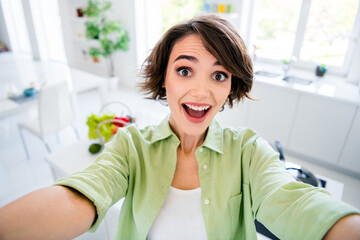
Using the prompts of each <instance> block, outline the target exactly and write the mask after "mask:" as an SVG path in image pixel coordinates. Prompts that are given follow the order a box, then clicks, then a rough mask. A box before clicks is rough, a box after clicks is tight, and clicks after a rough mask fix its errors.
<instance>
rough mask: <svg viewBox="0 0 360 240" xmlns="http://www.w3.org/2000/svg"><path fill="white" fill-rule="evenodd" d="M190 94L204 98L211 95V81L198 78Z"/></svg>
mask: <svg viewBox="0 0 360 240" xmlns="http://www.w3.org/2000/svg"><path fill="white" fill-rule="evenodd" d="M190 94H191V96H192V97H195V98H199V99H203V98H207V97H209V96H210V88H209V83H208V82H207V81H206V80H204V78H202V79H196V80H195V82H194V84H193V86H192V88H191V90H190Z"/></svg>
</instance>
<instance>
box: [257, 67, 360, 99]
mask: <svg viewBox="0 0 360 240" xmlns="http://www.w3.org/2000/svg"><path fill="white" fill-rule="evenodd" d="M258 70H262V71H267V72H273V73H279V74H280V75H282V74H283V73H282V70H281V66H278V67H276V66H275V67H274V65H273V64H263V63H261V64H259V63H258V64H256V65H255V70H254V72H256V71H258ZM254 76H255V78H254V79H255V82H261V83H264V84H269V85H272V86H277V87H282V88H286V89H289V90H291V91H298V92H301V93H304V94H311V95H315V96H322V97H326V98H331V99H334V100H339V101H343V102H347V103H349V104H353V105H357V106H360V89H359V86H356V85H355V84H352V83H348V82H346V79H344V78H341V77H337V76H331V75H325V76H324V77H316V76H315V74H314V73H313V72H310V71H305V70H298V69H294V68H292V69H291V70H290V71H289V73H288V76H296V77H300V78H304V79H308V80H312V81H313V83H311V84H308V85H303V84H298V83H290V82H286V81H284V80H282V76H279V77H274V78H270V77H264V76H259V75H255V74H254Z"/></svg>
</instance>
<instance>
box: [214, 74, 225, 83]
mask: <svg viewBox="0 0 360 240" xmlns="http://www.w3.org/2000/svg"><path fill="white" fill-rule="evenodd" d="M227 78H228V76H227V74H225V73H221V72H218V73H215V74H214V76H213V79H215V80H216V81H219V82H222V81H224V80H226V79H227Z"/></svg>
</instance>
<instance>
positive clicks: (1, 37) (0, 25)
mask: <svg viewBox="0 0 360 240" xmlns="http://www.w3.org/2000/svg"><path fill="white" fill-rule="evenodd" d="M0 42H2V43H4V44H5V45H6V46H7V48H8V49H9V50H11V44H10V39H9V34H8V32H7V29H6V25H5V18H4V14H3V9H2V4H1V1H0Z"/></svg>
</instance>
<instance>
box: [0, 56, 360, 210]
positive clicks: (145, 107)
mask: <svg viewBox="0 0 360 240" xmlns="http://www.w3.org/2000/svg"><path fill="white" fill-rule="evenodd" d="M27 61H29V60H27ZM0 63H1V64H0V79H1V81H0V89H5V88H6V86H7V85H8V84H9V82H10V81H12V80H13V81H19V79H15V78H17V77H20V78H24V76H26V74H24V72H23V70H21V71H22V74H21V76H19V74H17V75H14V74H11V73H9V72H8V71H9V70H8V69H11V71H17V70H16V69H18V68H15V67H14V66H12V65H11V64H9V63H8V62H7V64H6V65H3V64H2V59H1V55H0ZM17 64H18V65H19V63H17ZM18 65H17V66H18ZM35 65H36V64H33V63H28V65H27V68H31V67H33V68H35V70H34V69H32V70H31V72H32V73H33V74H35V75H36V74H39V71H40V70H39V69H40V68H41V67H39V66H35ZM54 71H55V70H54ZM40 72H41V71H40ZM58 72H59V71H58ZM46 74H50V73H46ZM28 77H29V78H34V76H33V75H31V74H30V75H28ZM5 78H6V80H4V79H5ZM57 78H59V76H57ZM20 80H21V79H20ZM21 81H22V80H21ZM21 81H20V82H21ZM4 93H5V92H4V91H3V92H0V95H2V96H1V97H4ZM76 99H77V104H76V106H77V117H76V120H75V122H74V124H75V126H76V127H77V129H78V131H79V133H80V136H81V138H87V126H86V119H87V116H89V115H90V114H91V113H97V112H98V111H99V109H100V107H101V102H100V97H99V95H98V93H97V92H94V91H89V92H85V93H82V94H79V95H78V96H77V98H76ZM106 100H108V101H111V100H117V101H120V102H124V103H126V104H127V105H128V106H129V107H130V108H131V109H132V111H133V115H134V116H135V117H136V119H137V123H138V125H139V126H140V127H142V126H146V125H148V124H157V123H158V122H159V121H160V120H161V119H162V118H163V117H164V116H165V115H166V114H167V113H168V112H169V110H168V108H167V107H165V106H164V105H162V104H160V103H158V102H154V101H151V100H145V99H144V98H143V96H142V95H139V94H138V93H137V92H136V91H135V90H132V89H126V88H125V89H121V88H120V89H119V90H118V91H116V92H110V93H108V94H106ZM36 113H37V109H36V106H33V107H31V108H29V109H28V110H27V111H24V112H20V113H18V114H16V115H13V116H8V117H5V118H2V119H0V207H1V206H3V205H5V204H7V203H9V202H10V201H13V200H14V199H16V198H18V197H20V196H22V195H24V194H26V193H28V192H30V191H33V190H35V189H38V188H42V187H45V186H49V185H50V184H51V183H52V182H53V177H52V174H51V171H50V168H49V166H48V164H47V163H46V162H45V160H44V157H45V155H46V154H47V152H46V148H45V146H44V145H43V143H42V142H41V141H40V140H39V139H38V138H36V137H34V136H33V135H31V134H29V133H27V132H26V131H25V134H24V135H25V136H24V137H25V139H26V142H27V144H28V146H29V149H30V156H31V159H30V160H27V159H26V156H25V152H24V149H23V146H22V143H21V139H20V135H19V132H18V128H17V123H18V122H19V121H22V120H24V119H28V118H29V117H33V116H36ZM59 135H60V142H58V141H57V139H56V137H55V136H50V137H48V138H46V140H47V142H48V143H49V144H50V146H51V148H52V149H53V150H55V149H56V148H57V147H59V146H61V145H62V144H67V143H70V142H71V141H75V140H76V138H75V135H74V133H73V131H72V129H71V128H69V129H65V130H64V131H62V132H61V133H60V134H59ZM287 159H288V160H290V161H293V162H295V163H299V164H302V165H304V166H306V167H308V168H310V169H312V171H314V172H316V173H318V174H321V175H323V176H326V177H330V178H333V179H335V180H337V181H340V182H343V183H344V192H343V200H344V201H345V202H348V203H350V204H352V205H355V206H356V207H357V208H360V201H359V199H360V180H359V179H356V178H352V177H349V176H347V175H344V174H341V173H338V172H335V171H332V170H329V169H325V168H322V167H319V166H316V165H313V164H310V163H308V162H305V161H302V160H301V159H296V158H293V157H291V156H287Z"/></svg>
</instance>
